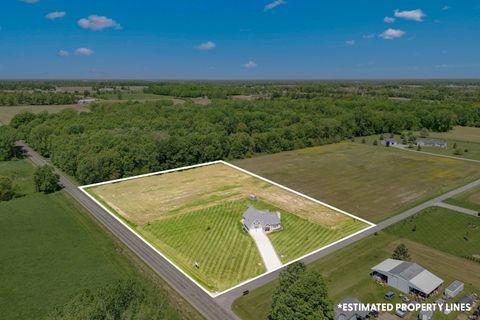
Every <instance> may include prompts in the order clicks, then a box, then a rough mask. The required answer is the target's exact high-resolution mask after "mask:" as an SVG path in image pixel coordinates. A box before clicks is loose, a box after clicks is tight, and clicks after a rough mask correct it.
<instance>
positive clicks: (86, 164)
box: [0, 97, 480, 183]
mask: <svg viewBox="0 0 480 320" xmlns="http://www.w3.org/2000/svg"><path fill="white" fill-rule="evenodd" d="M458 124H461V125H469V126H480V107H479V106H474V105H464V104H459V105H457V106H450V105H436V104H435V105H432V104H425V103H424V104H422V103H419V102H413V101H412V102H409V103H405V102H398V101H391V100H388V99H381V98H369V97H355V98H338V99H334V98H315V99H288V98H280V99H275V100H259V101H234V100H228V99H223V100H214V101H213V102H212V103H211V104H210V105H208V106H200V105H196V104H193V103H186V104H184V105H181V106H178V105H172V103H171V102H170V101H154V102H146V103H142V104H139V103H135V102H125V103H119V104H97V105H94V106H92V107H91V112H81V113H78V112H76V111H74V110H64V111H63V112H60V113H58V114H47V113H39V114H36V115H35V114H33V113H29V112H26V113H20V114H18V115H16V116H15V117H14V118H13V119H12V121H11V123H10V127H11V128H14V129H16V135H17V136H18V138H21V139H25V140H26V141H27V142H28V144H29V145H30V146H31V147H33V148H34V149H35V150H37V151H38V152H40V153H41V154H42V155H43V156H46V157H49V158H51V160H52V162H53V163H54V164H55V165H57V166H58V167H59V168H61V169H62V170H64V171H65V172H67V173H68V174H70V175H72V176H75V177H76V178H77V179H78V180H79V181H81V182H82V183H94V182H99V181H104V180H108V179H115V178H120V177H124V176H130V175H135V174H141V173H145V172H151V171H155V170H163V169H169V168H174V167H178V166H183V165H190V164H196V163H201V162H206V161H212V160H218V159H227V160H228V159H240V158H245V157H250V156H252V155H253V154H258V153H276V152H280V151H286V150H293V149H299V148H304V147H311V146H317V145H322V144H327V143H333V142H338V141H342V140H344V139H346V138H352V137H357V136H367V135H372V134H381V133H399V132H402V131H405V130H419V129H421V128H427V129H429V130H431V131H448V130H450V129H451V128H452V127H453V126H454V125H458ZM5 130H6V129H5ZM1 136H2V134H1V132H0V148H2V147H1V146H2V145H4V143H2V137H1ZM7 136H8V134H7ZM7 140H8V138H7ZM7 144H8V143H7ZM6 152H7V153H8V151H6ZM3 153H5V150H4V151H3ZM1 154H2V151H1V150H0V155H1Z"/></svg>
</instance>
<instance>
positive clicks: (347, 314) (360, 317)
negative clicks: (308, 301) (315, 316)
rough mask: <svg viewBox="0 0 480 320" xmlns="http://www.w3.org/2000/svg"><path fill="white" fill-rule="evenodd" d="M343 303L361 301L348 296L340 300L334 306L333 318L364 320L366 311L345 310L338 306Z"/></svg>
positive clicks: (337, 319)
mask: <svg viewBox="0 0 480 320" xmlns="http://www.w3.org/2000/svg"><path fill="white" fill-rule="evenodd" d="M343 304H355V305H360V304H361V302H360V301H359V300H358V299H357V298H353V297H348V298H345V299H343V300H342V301H340V303H338V305H337V306H336V307H335V317H334V318H333V319H334V320H364V319H367V316H368V311H345V310H343V309H342V308H338V306H339V305H343Z"/></svg>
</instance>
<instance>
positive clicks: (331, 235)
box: [87, 164, 368, 292]
mask: <svg viewBox="0 0 480 320" xmlns="http://www.w3.org/2000/svg"><path fill="white" fill-rule="evenodd" d="M87 191H88V192H89V194H91V195H92V196H94V197H95V198H96V199H97V200H99V201H100V202H102V203H103V204H104V205H105V206H106V207H108V208H109V209H110V211H112V212H113V213H114V214H116V215H117V216H119V217H120V218H121V219H123V220H124V221H125V222H126V223H128V224H129V225H130V226H131V227H132V228H134V230H136V231H137V232H138V233H139V234H140V235H142V236H143V237H144V238H145V239H146V240H147V241H148V242H149V243H151V244H152V245H154V246H155V247H156V248H157V249H158V250H159V251H160V252H162V253H163V254H165V255H166V256H167V257H168V258H170V259H171V260H172V261H173V262H174V263H175V264H176V265H177V266H178V267H180V268H181V269H182V270H183V271H185V272H186V273H188V274H189V275H190V276H191V277H192V278H194V279H195V280H196V281H197V282H198V283H200V284H201V285H202V286H204V287H205V288H206V289H208V290H209V291H211V292H219V291H223V290H225V289H228V288H230V287H232V286H234V285H235V284H238V283H240V282H243V281H246V280H248V279H250V278H252V277H255V276H257V275H260V274H261V273H263V272H265V270H266V268H265V266H264V264H263V261H262V259H261V257H260V255H259V252H258V250H257V248H256V245H255V242H254V241H253V239H252V238H251V237H250V235H249V234H248V233H247V232H245V231H244V230H243V226H242V223H241V220H242V216H243V213H244V212H245V211H246V209H247V208H248V207H249V206H255V207H256V208H257V209H259V210H263V209H269V210H271V211H277V210H278V211H279V212H280V214H281V217H282V218H281V219H282V230H280V231H276V232H272V233H270V234H268V236H269V238H270V239H271V241H272V243H273V245H274V247H276V249H277V250H278V254H279V256H280V258H281V260H282V262H283V263H285V262H288V261H291V260H293V259H295V258H298V257H300V256H303V255H305V254H308V253H309V252H311V251H313V250H315V249H320V248H322V247H324V246H326V245H328V244H330V243H332V242H335V241H336V240H340V239H341V238H344V237H346V236H348V235H350V234H353V233H355V232H357V231H360V230H362V229H364V228H366V227H368V224H367V223H365V222H362V221H360V220H358V219H355V218H353V217H350V216H347V215H345V214H343V213H340V212H338V211H336V210H334V209H330V208H328V207H326V206H323V205H321V204H318V203H316V202H314V201H311V200H309V199H306V198H303V197H301V196H299V195H296V194H294V193H292V192H290V191H287V190H285V189H282V188H280V187H278V186H275V185H273V184H270V183H268V182H266V181H263V180H261V179H258V178H256V177H253V176H251V175H249V174H247V173H244V172H242V171H240V170H237V169H234V168H232V167H230V166H227V165H225V164H212V165H208V166H202V167H197V168H194V169H188V170H183V171H175V172H170V173H166V174H159V175H153V176H147V177H140V178H135V179H131V180H126V181H120V182H114V183H107V184H101V185H97V186H91V187H88V188H87ZM251 194H254V195H256V197H258V198H257V199H256V200H251V199H249V197H250V195H251ZM283 223H284V224H283Z"/></svg>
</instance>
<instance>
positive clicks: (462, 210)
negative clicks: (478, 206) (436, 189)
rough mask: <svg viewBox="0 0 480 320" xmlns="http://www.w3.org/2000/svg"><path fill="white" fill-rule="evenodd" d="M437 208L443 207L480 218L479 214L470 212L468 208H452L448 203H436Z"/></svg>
mask: <svg viewBox="0 0 480 320" xmlns="http://www.w3.org/2000/svg"><path fill="white" fill-rule="evenodd" d="M435 206H437V207H442V208H445V209H449V210H453V211H457V212H460V213H465V214H469V215H471V216H475V217H480V216H479V215H478V214H479V213H478V212H477V211H475V210H470V209H467V208H462V207H457V206H452V205H451V204H448V203H445V202H439V203H435Z"/></svg>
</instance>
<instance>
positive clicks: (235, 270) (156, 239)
mask: <svg viewBox="0 0 480 320" xmlns="http://www.w3.org/2000/svg"><path fill="white" fill-rule="evenodd" d="M247 205H248V201H234V202H229V203H225V204H221V205H216V206H213V207H209V208H206V209H202V210H199V211H194V212H190V213H186V214H184V215H182V216H179V217H175V218H171V219H164V220H159V221H156V222H152V223H151V224H150V225H146V226H144V227H139V228H138V229H139V231H140V233H141V234H142V235H143V236H145V237H146V239H148V240H149V241H150V242H151V243H153V244H154V245H155V246H157V247H158V248H159V249H160V251H162V252H163V253H165V254H166V255H167V256H168V257H169V258H170V259H172V260H173V261H174V262H175V263H176V264H177V265H178V266H179V267H181V268H182V269H183V270H185V271H186V272H187V273H189V274H190V275H192V276H193V277H194V278H196V279H197V280H198V281H199V282H200V283H202V284H203V285H204V286H205V287H206V288H207V289H208V290H211V291H223V290H225V289H227V288H230V287H232V286H233V285H235V284H238V283H240V282H242V281H245V280H247V279H250V278H252V277H254V276H257V275H259V274H261V273H263V272H265V267H264V265H263V262H262V258H261V257H260V254H259V253H258V250H257V248H256V246H255V242H254V241H253V239H252V238H251V237H250V236H249V235H248V233H246V232H244V231H243V229H242V224H241V223H240V220H241V219H242V214H243V212H244V211H245V210H246V208H247ZM195 262H198V263H199V266H200V267H199V268H196V267H195Z"/></svg>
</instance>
